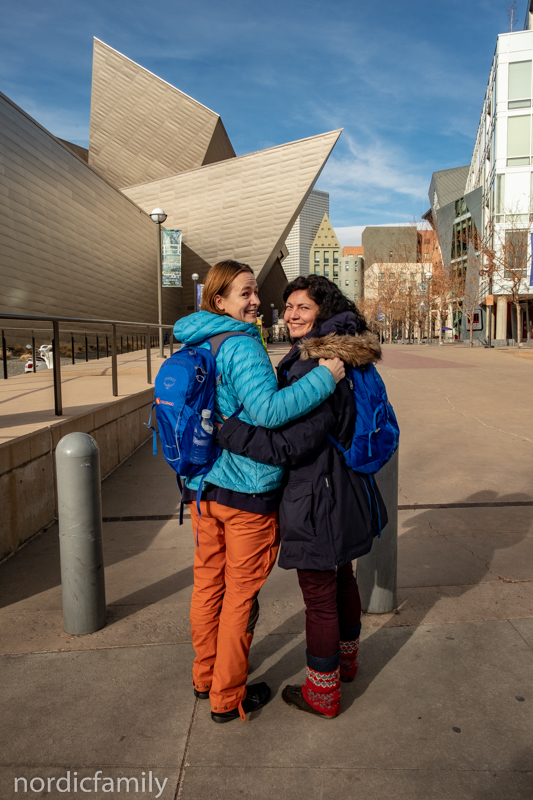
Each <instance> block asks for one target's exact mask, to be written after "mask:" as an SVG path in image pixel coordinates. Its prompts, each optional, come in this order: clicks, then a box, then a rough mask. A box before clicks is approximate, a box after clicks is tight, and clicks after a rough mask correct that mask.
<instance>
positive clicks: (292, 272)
mask: <svg viewBox="0 0 533 800" xmlns="http://www.w3.org/2000/svg"><path fill="white" fill-rule="evenodd" d="M324 214H329V193H328V192H321V191H318V189H313V191H312V192H311V194H310V195H309V197H308V198H307V201H306V203H305V205H304V207H303V208H302V211H301V213H300V215H299V217H298V219H297V220H296V222H295V223H294V225H293V227H292V229H291V232H290V233H289V235H288V237H287V240H286V242H285V244H286V245H287V250H288V251H289V255H288V256H287V258H286V259H285V261H284V262H283V269H284V271H285V275H286V276H287V280H288V281H293V280H294V279H295V278H296V277H298V275H308V274H309V253H310V252H311V245H312V244H313V239H314V238H315V236H316V234H317V231H318V229H319V227H320V223H321V221H322V218H323V217H324Z"/></svg>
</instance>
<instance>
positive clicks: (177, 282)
mask: <svg viewBox="0 0 533 800" xmlns="http://www.w3.org/2000/svg"><path fill="white" fill-rule="evenodd" d="M161 267H162V279H161V286H162V287H163V288H164V289H169V288H181V231H178V230H171V229H170V228H162V229H161Z"/></svg>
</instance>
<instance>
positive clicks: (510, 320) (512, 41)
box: [429, 2, 533, 344]
mask: <svg viewBox="0 0 533 800" xmlns="http://www.w3.org/2000/svg"><path fill="white" fill-rule="evenodd" d="M532 8H533V2H531V3H529V4H528V11H527V15H526V29H525V30H522V31H515V32H512V33H503V34H500V35H499V36H498V40H497V43H496V50H495V53H494V58H493V61H492V65H491V69H490V73H489V79H488V85H487V90H486V93H485V98H484V102H483V107H482V112H481V119H480V122H479V127H478V131H477V136H476V141H475V145H474V151H473V154H472V160H471V163H470V165H468V166H466V167H457V168H456V169H451V170H443V171H441V172H436V173H434V174H433V178H432V181H431V185H430V190H429V199H430V204H431V216H432V219H433V223H434V225H435V227H436V230H437V232H438V236H439V244H440V248H441V252H442V258H443V262H444V263H445V264H448V265H449V266H450V267H451V269H453V270H455V271H456V272H458V273H461V274H463V275H464V276H465V278H466V279H467V281H468V283H469V285H470V293H472V292H475V294H476V297H477V304H478V319H479V324H478V325H477V328H478V330H476V331H475V334H474V335H475V338H477V339H481V340H486V339H487V338H488V333H489V332H488V325H489V320H490V325H491V331H490V338H491V339H492V340H493V341H494V340H495V342H496V343H498V344H507V343H508V342H510V341H516V340H517V338H519V339H520V340H524V339H526V338H527V339H530V340H531V339H533V302H532V301H533V286H530V282H531V233H532V231H533V131H532V123H533V118H532V98H533V83H532V81H533V71H532V63H533V30H532V29H531V28H532V27H533V23H532V22H531V20H532V19H533V15H532ZM472 287H474V288H472ZM462 329H463V330H462V336H463V338H464V337H465V336H466V318H465V319H463V325H462Z"/></svg>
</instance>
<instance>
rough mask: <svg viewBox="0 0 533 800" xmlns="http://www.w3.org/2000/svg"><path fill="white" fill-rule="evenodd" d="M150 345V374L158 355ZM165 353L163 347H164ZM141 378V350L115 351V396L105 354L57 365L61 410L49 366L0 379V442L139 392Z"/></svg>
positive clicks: (143, 352)
mask: <svg viewBox="0 0 533 800" xmlns="http://www.w3.org/2000/svg"><path fill="white" fill-rule="evenodd" d="M158 353H159V350H158V349H155V348H154V349H152V350H151V353H150V355H151V363H152V380H153V378H154V377H155V375H156V373H157V370H158V369H159V365H160V364H161V361H160V360H159V357H158ZM165 353H166V355H167V356H168V347H167V348H165ZM149 388H150V386H149V384H148V383H147V382H146V350H137V351H136V352H134V353H122V354H120V355H119V356H118V397H113V388H112V383H111V358H100V359H99V360H91V361H88V362H81V363H76V364H68V365H62V366H61V390H62V396H63V416H61V417H56V416H55V414H54V373H53V370H48V369H47V370H41V371H39V372H36V373H35V374H34V373H28V374H26V375H17V376H15V377H12V378H9V379H8V380H7V381H4V380H2V381H0V418H1V426H0V427H1V430H0V443H1V442H7V441H9V440H10V439H14V438H15V437H17V436H24V435H25V434H27V433H32V432H33V431H36V430H39V429H40V428H45V427H48V426H49V425H53V424H54V423H56V422H59V421H61V420H64V419H65V418H66V417H72V416H75V415H77V414H83V413H85V412H87V411H93V410H94V409H95V408H98V407H99V406H102V405H105V404H107V403H113V402H115V401H116V400H120V399H122V398H124V397H127V396H128V395H132V394H136V393H138V392H143V391H145V389H149Z"/></svg>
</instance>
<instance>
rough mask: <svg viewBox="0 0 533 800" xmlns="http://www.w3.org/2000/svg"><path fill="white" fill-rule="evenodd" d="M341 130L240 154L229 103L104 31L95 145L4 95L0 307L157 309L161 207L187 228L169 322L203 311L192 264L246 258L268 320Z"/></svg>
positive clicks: (171, 223)
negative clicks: (293, 236) (206, 98)
mask: <svg viewBox="0 0 533 800" xmlns="http://www.w3.org/2000/svg"><path fill="white" fill-rule="evenodd" d="M339 135H340V131H333V132H330V133H325V134H322V135H319V136H314V137H311V138H308V139H302V140H300V141H297V142H292V143H290V144H284V145H280V146H278V147H273V148H269V149H268V150H263V151H260V152H256V153H251V154H249V155H243V156H239V157H236V156H235V152H234V150H233V147H232V145H231V142H230V140H229V137H228V135H227V133H226V130H225V128H224V125H223V123H222V120H221V119H220V116H219V115H218V114H216V113H215V112H214V111H211V110H210V109H208V108H206V107H205V106H204V105H202V104H201V103H199V102H197V101H196V100H194V99H193V98H191V97H189V96H188V95H186V94H184V93H183V92H180V91H179V90H178V89H176V88H175V87H174V86H171V85H170V84H168V83H167V82H166V81H164V80H161V79H160V78H158V77H157V76H156V75H153V74H152V73H151V72H149V71H148V70H146V69H144V68H143V67H141V66H140V65H138V64H136V63H135V62H133V61H131V60H130V59H129V58H126V57H125V56H123V55H122V54H121V53H118V52H117V51H116V50H113V48H111V47H109V46H108V45H106V44H104V43H103V42H101V41H99V40H98V39H95V41H94V60H93V79H92V96H91V122H90V137H89V150H88V152H87V151H86V150H84V148H81V147H79V146H77V145H73V144H71V143H69V142H65V141H63V140H60V139H57V138H56V137H54V136H53V135H52V134H51V133H49V132H48V131H45V130H44V129H43V128H42V127H41V126H40V125H39V124H38V123H37V122H35V121H34V120H32V119H31V118H29V117H28V116H27V115H26V114H25V113H24V112H23V111H22V110H21V109H18V108H17V107H15V106H14V105H13V104H12V103H10V101H9V100H8V99H7V98H5V97H3V96H1V97H0V168H1V169H3V173H4V175H6V180H8V182H9V192H8V193H7V194H3V195H2V196H1V197H0V206H1V207H2V214H0V252H2V253H3V254H4V256H5V258H4V260H3V261H2V265H1V266H0V295H1V300H0V309H1V310H2V311H4V312H5V313H9V312H12V313H21V314H22V313H26V314H30V313H53V314H58V315H62V316H71V315H72V316H91V317H108V318H109V317H115V318H122V319H125V320H127V319H130V320H131V319H137V320H139V321H144V320H155V318H156V308H157V268H156V263H157V249H156V248H157V230H156V226H155V225H154V224H153V223H152V222H151V220H150V219H149V216H148V215H149V213H150V212H151V211H152V209H153V208H154V207H156V206H159V207H162V208H163V209H164V210H165V212H166V213H167V215H168V218H167V221H166V223H165V227H168V228H178V229H180V230H181V231H182V237H183V249H182V288H171V289H170V288H168V289H163V305H164V320H163V321H164V322H165V323H171V322H172V321H174V320H175V319H176V318H177V317H179V316H182V315H184V314H187V313H189V312H190V311H192V310H193V286H192V280H191V275H192V273H194V272H198V273H199V275H200V279H202V278H203V277H204V276H205V274H206V272H207V271H208V269H209V267H210V266H211V265H212V264H213V263H215V262H216V261H219V260H222V259H226V258H235V259H238V260H241V261H245V262H247V263H249V264H250V265H251V266H252V267H253V270H254V272H255V274H256V276H257V281H258V284H259V287H260V296H261V299H262V302H263V308H262V309H261V310H262V311H264V312H265V322H266V323H267V324H270V319H269V315H270V303H271V302H272V303H274V304H275V305H276V307H278V308H280V307H281V295H282V293H283V288H284V286H285V285H286V277H285V274H284V272H283V269H282V267H281V261H282V260H283V258H284V256H285V255H286V253H287V250H286V248H285V246H284V242H285V239H286V238H287V235H288V233H289V231H290V230H291V228H292V226H293V224H294V222H295V220H296V219H297V217H298V215H299V214H300V212H301V210H302V208H303V206H304V204H305V202H306V200H307V198H308V197H309V194H310V192H311V190H312V189H313V186H314V184H315V182H316V180H317V178H318V176H319V175H320V172H321V171H322V169H323V167H324V164H325V163H326V161H327V159H328V157H329V154H330V153H331V150H332V148H333V147H334V145H335V142H336V141H337V139H338V137H339ZM43 253H44V254H45V257H44V258H43ZM82 287H83V288H82Z"/></svg>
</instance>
